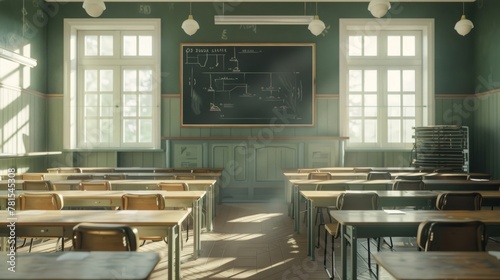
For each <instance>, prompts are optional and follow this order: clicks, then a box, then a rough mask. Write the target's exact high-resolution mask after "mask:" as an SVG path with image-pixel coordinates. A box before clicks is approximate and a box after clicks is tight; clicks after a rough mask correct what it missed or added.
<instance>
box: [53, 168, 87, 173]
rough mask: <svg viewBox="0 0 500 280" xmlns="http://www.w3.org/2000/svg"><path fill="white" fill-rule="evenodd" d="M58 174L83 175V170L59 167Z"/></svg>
mask: <svg viewBox="0 0 500 280" xmlns="http://www.w3.org/2000/svg"><path fill="white" fill-rule="evenodd" d="M57 173H82V169H81V168H79V167H59V168H57Z"/></svg>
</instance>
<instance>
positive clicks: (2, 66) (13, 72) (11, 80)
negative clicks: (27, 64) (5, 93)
mask: <svg viewBox="0 0 500 280" xmlns="http://www.w3.org/2000/svg"><path fill="white" fill-rule="evenodd" d="M21 67H22V66H21V65H19V63H17V62H14V61H10V60H7V59H2V58H0V81H1V82H2V84H4V85H11V86H21V84H20V82H21V75H20V68H21Z"/></svg>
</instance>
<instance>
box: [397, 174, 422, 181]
mask: <svg viewBox="0 0 500 280" xmlns="http://www.w3.org/2000/svg"><path fill="white" fill-rule="evenodd" d="M395 179H396V180H408V181H410V180H412V181H422V179H424V177H423V176H422V175H398V176H396V178H395Z"/></svg>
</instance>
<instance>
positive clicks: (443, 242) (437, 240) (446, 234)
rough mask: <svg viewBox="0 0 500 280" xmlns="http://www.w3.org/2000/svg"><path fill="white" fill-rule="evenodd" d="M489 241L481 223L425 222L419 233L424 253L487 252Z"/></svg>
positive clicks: (419, 245)
mask: <svg viewBox="0 0 500 280" xmlns="http://www.w3.org/2000/svg"><path fill="white" fill-rule="evenodd" d="M487 241H488V239H487V237H486V225H485V224H484V223H483V222H481V221H425V222H422V223H420V225H419V227H418V232H417V244H418V247H419V248H420V249H422V250H424V251H485V249H486V243H487Z"/></svg>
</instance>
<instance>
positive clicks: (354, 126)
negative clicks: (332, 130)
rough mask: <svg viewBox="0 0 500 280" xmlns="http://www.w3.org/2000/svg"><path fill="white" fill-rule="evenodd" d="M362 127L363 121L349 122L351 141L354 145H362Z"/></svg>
mask: <svg viewBox="0 0 500 280" xmlns="http://www.w3.org/2000/svg"><path fill="white" fill-rule="evenodd" d="M361 132H362V126H361V120H358V119H354V120H353V119H350V120H349V141H350V142H354V143H360V142H361V140H362V133H361Z"/></svg>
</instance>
